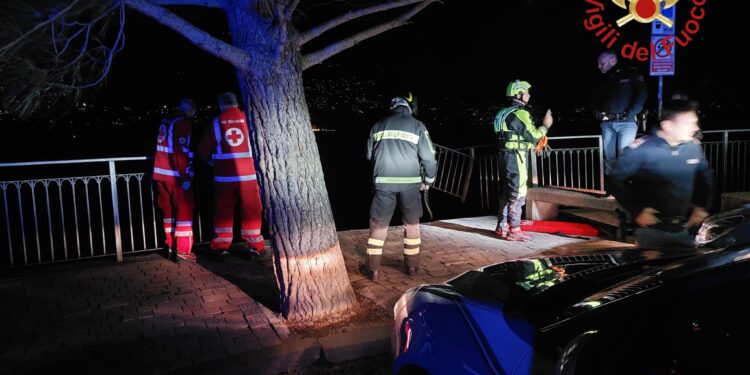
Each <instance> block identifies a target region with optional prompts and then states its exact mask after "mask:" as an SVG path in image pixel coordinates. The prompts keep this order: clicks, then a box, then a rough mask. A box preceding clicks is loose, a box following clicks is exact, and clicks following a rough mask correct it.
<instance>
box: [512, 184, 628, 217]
mask: <svg viewBox="0 0 750 375" xmlns="http://www.w3.org/2000/svg"><path fill="white" fill-rule="evenodd" d="M526 201H527V202H528V201H542V202H550V203H555V204H558V205H560V206H569V207H580V208H593V209H597V210H607V211H614V210H615V209H617V208H619V207H620V204H619V203H617V201H616V200H614V199H612V198H607V197H597V196H594V195H591V194H586V193H580V192H577V191H571V190H562V189H553V188H545V187H535V188H531V189H529V191H528V193H527V195H526Z"/></svg>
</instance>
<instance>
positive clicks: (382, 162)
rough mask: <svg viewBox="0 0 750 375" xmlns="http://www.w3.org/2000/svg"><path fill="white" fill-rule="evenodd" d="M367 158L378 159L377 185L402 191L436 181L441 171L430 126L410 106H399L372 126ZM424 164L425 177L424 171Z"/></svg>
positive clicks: (374, 173) (376, 164) (388, 189)
mask: <svg viewBox="0 0 750 375" xmlns="http://www.w3.org/2000/svg"><path fill="white" fill-rule="evenodd" d="M367 160H374V161H375V166H374V169H373V174H372V175H373V182H374V183H375V188H376V189H379V190H387V191H400V190H403V189H408V188H413V187H415V186H419V184H420V183H422V182H425V183H427V184H432V183H433V182H434V181H435V174H436V173H437V161H436V160H435V148H434V146H433V145H432V142H431V141H430V136H429V134H428V132H427V128H426V127H425V126H424V124H423V123H422V122H420V121H419V120H417V119H415V118H414V117H412V115H411V112H409V109H407V108H406V107H403V106H399V107H396V108H395V109H394V110H393V111H392V112H391V113H390V114H389V115H388V116H386V117H385V118H384V119H382V120H380V121H378V123H376V124H375V125H374V126H373V127H372V130H370V138H369V139H368V140H367ZM420 166H421V167H423V168H424V172H425V173H424V174H425V175H424V177H422V176H421V174H420Z"/></svg>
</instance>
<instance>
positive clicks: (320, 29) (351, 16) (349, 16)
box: [300, 0, 425, 44]
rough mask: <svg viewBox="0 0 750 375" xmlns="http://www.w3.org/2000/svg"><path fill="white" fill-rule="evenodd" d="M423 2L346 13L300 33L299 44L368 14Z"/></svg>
mask: <svg viewBox="0 0 750 375" xmlns="http://www.w3.org/2000/svg"><path fill="white" fill-rule="evenodd" d="M423 1H425V0H400V1H391V2H388V3H385V4H378V5H373V6H371V7H367V8H362V9H357V10H353V11H350V12H347V13H346V14H344V15H342V16H340V17H337V18H334V19H332V20H330V21H328V22H326V23H324V24H321V25H318V26H315V27H313V28H312V29H310V30H307V31H305V32H304V33H302V37H301V42H300V44H305V43H307V42H309V41H311V40H313V39H315V38H317V37H318V36H320V35H321V34H323V33H325V32H326V31H328V30H330V29H333V28H334V27H336V26H339V25H341V24H344V23H347V22H349V21H353V20H355V19H357V18H360V17H364V16H367V15H370V14H373V13H379V12H384V11H387V10H391V9H396V8H400V7H403V6H406V5H411V4H414V3H421V2H423Z"/></svg>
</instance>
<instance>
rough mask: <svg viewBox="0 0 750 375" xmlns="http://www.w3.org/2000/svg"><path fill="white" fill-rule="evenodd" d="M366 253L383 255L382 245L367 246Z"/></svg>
mask: <svg viewBox="0 0 750 375" xmlns="http://www.w3.org/2000/svg"><path fill="white" fill-rule="evenodd" d="M367 255H383V248H382V247H368V248H367Z"/></svg>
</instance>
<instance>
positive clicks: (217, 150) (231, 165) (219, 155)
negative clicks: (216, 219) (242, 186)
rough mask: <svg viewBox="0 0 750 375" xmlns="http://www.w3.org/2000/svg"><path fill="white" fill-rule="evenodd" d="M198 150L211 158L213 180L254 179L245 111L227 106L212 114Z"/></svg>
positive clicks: (205, 156)
mask: <svg viewBox="0 0 750 375" xmlns="http://www.w3.org/2000/svg"><path fill="white" fill-rule="evenodd" d="M198 152H199V153H200V156H201V158H203V159H204V160H208V159H211V160H212V161H213V170H214V181H215V182H241V181H252V180H255V165H254V164H253V154H252V150H251V148H250V142H249V138H248V130H247V122H246V120H245V114H244V113H243V112H242V111H240V110H239V109H237V108H230V109H227V110H226V111H224V112H222V113H221V114H220V115H219V117H217V118H215V119H214V121H213V124H212V126H210V127H209V128H208V129H206V133H205V134H203V137H202V138H201V143H200V145H199V146H198Z"/></svg>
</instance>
